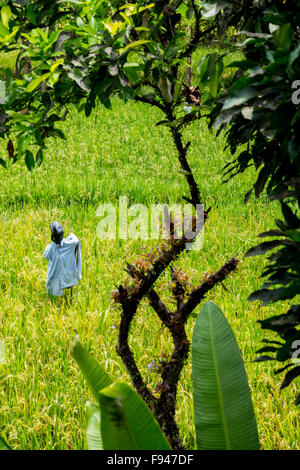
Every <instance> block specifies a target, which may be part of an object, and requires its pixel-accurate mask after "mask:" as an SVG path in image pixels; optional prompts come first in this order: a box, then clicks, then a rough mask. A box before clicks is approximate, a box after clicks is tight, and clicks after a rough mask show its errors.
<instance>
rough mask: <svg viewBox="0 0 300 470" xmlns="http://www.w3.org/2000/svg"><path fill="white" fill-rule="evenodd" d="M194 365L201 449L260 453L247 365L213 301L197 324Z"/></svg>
mask: <svg viewBox="0 0 300 470" xmlns="http://www.w3.org/2000/svg"><path fill="white" fill-rule="evenodd" d="M192 363H193V372H192V376H193V396H194V415H195V427H196V434H197V445H198V449H201V450H203V449H205V450H217V449H228V450H229V449H231V450H245V449H247V450H253V449H259V440H258V434H257V427H256V420H255V416H254V411H253V405H252V401H251V394H250V389H249V385H248V380H247V375H246V372H245V368H244V364H243V360H242V357H241V354H240V351H239V348H238V345H237V343H236V340H235V338H234V336H233V333H232V331H231V328H230V326H229V325H228V323H227V321H226V319H225V317H224V315H223V314H222V312H221V310H220V309H219V308H218V307H217V305H215V304H214V303H213V302H210V301H208V302H206V304H205V305H204V307H203V308H202V309H201V311H200V313H199V315H198V318H197V321H196V325H195V329H194V333H193V341H192Z"/></svg>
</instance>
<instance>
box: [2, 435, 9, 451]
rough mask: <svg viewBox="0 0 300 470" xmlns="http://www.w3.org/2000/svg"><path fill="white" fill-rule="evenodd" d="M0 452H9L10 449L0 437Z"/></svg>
mask: <svg viewBox="0 0 300 470" xmlns="http://www.w3.org/2000/svg"><path fill="white" fill-rule="evenodd" d="M0 450H10V447H9V445H8V444H6V442H5V441H4V440H3V439H2V438H1V437H0Z"/></svg>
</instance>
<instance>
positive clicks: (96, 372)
mask: <svg viewBox="0 0 300 470" xmlns="http://www.w3.org/2000/svg"><path fill="white" fill-rule="evenodd" d="M71 354H72V356H73V357H74V359H75V360H76V362H77V364H78V365H79V367H80V369H81V371H82V373H83V375H84V377H85V379H86V381H87V383H88V385H89V387H90V389H91V391H92V392H93V394H94V396H95V398H96V400H97V401H98V399H99V392H100V390H101V389H102V388H105V387H107V386H108V385H110V384H111V383H112V380H111V378H110V377H109V375H108V374H107V373H106V372H105V370H104V369H103V367H101V366H100V365H99V364H98V362H97V361H96V360H95V359H94V358H93V357H92V356H91V355H90V354H89V353H88V352H87V351H85V349H84V348H83V347H82V345H81V343H80V341H79V337H78V336H75V338H74V340H73V343H72V346H71Z"/></svg>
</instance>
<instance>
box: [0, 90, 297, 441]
mask: <svg viewBox="0 0 300 470" xmlns="http://www.w3.org/2000/svg"><path fill="white" fill-rule="evenodd" d="M160 119H161V114H160V112H159V111H158V110H154V109H151V108H150V107H148V106H147V105H142V104H137V103H128V104H126V105H125V104H123V103H121V102H120V101H119V100H118V99H117V98H115V99H114V100H113V109H112V110H111V111H109V110H107V109H105V108H103V107H99V108H98V109H97V110H95V112H94V113H93V114H92V116H91V118H90V119H86V118H85V117H84V115H83V114H81V115H79V114H77V113H76V112H75V111H74V112H72V113H71V114H70V116H69V117H68V119H67V121H66V122H65V123H63V125H62V126H61V128H62V129H63V130H64V132H65V134H66V136H67V140H66V141H65V142H63V141H58V140H54V139H53V140H51V141H49V145H48V149H47V151H46V153H45V161H44V163H43V165H42V166H41V167H40V168H38V169H36V170H34V171H33V172H32V173H29V172H28V171H27V169H26V168H25V164H24V162H18V163H17V164H16V165H14V166H12V167H9V168H8V170H4V169H3V168H2V167H0V177H1V181H2V184H1V186H0V209H1V210H0V341H2V342H5V347H6V356H5V364H2V365H0V416H1V421H0V435H2V436H3V437H4V438H5V439H6V440H7V441H8V442H9V443H10V445H11V446H12V447H13V448H17V449H25V448H26V449H27V448H30V449H83V448H86V441H85V433H84V428H85V403H86V401H87V400H90V399H91V398H92V397H91V394H90V392H89V390H88V388H87V386H86V384H85V383H84V380H83V378H82V376H81V374H80V372H79V370H78V367H77V365H76V363H75V362H74V360H73V359H72V357H71V356H70V343H71V341H72V338H73V337H74V335H75V334H76V333H77V334H79V335H80V337H81V340H82V342H83V343H84V344H85V345H86V347H87V348H88V349H89V350H90V351H91V353H92V354H93V355H94V357H95V358H97V359H98V360H99V362H100V363H101V364H103V365H104V366H105V367H106V369H107V370H108V372H109V373H110V374H111V375H112V376H113V377H114V378H115V379H116V380H120V379H121V380H124V381H126V382H128V381H129V377H128V376H127V373H126V371H125V369H124V367H123V365H122V363H121V361H120V359H119V357H118V356H117V354H116V351H115V346H116V338H117V331H118V330H117V326H118V322H119V315H120V312H119V311H118V309H116V308H114V307H113V305H112V303H111V300H110V297H111V291H112V290H113V289H114V286H115V284H117V283H119V282H120V281H122V280H123V279H124V278H125V273H124V271H123V268H124V266H125V262H126V261H129V262H130V261H132V260H134V259H135V258H137V256H138V255H139V253H140V251H141V250H142V249H143V248H145V246H146V245H147V242H145V241H122V240H116V241H115V240H107V241H101V240H99V239H98V238H97V236H96V227H97V223H98V218H97V216H96V209H97V207H98V206H99V204H101V203H103V202H112V203H113V204H115V205H116V206H117V205H118V198H119V197H120V196H125V195H126V196H127V197H128V202H129V204H133V203H143V204H146V205H147V206H149V205H150V204H154V203H176V202H177V203H179V202H181V197H182V195H183V194H187V193H188V188H187V185H186V183H185V181H184V178H183V176H182V175H181V174H180V173H179V172H178V170H179V166H178V163H177V160H176V158H175V151H174V149H173V146H172V141H171V138H170V135H169V134H168V132H167V130H166V129H163V128H162V127H159V128H157V127H155V123H156V122H157V121H158V120H160ZM184 137H185V139H192V142H193V143H192V146H191V149H190V153H189V159H190V163H191V165H192V167H193V168H194V170H195V176H196V180H197V181H198V183H199V187H200V189H201V192H202V194H203V195H204V196H205V201H206V206H209V205H211V206H212V207H213V209H212V211H211V215H210V218H209V221H208V223H207V225H206V227H205V240H204V246H203V248H202V249H201V250H200V251H191V252H189V253H186V254H184V255H183V256H182V257H181V258H180V260H178V262H177V265H180V266H182V267H183V268H184V269H185V270H186V271H187V272H188V274H189V275H190V276H191V279H192V281H193V283H195V284H197V283H199V282H200V280H201V277H202V276H203V274H204V273H205V272H206V271H209V272H210V271H214V270H216V269H218V267H220V266H221V265H222V264H223V263H224V262H225V261H226V260H227V259H229V258H230V257H232V256H234V255H237V256H239V257H240V258H242V256H243V254H244V253H245V251H246V250H247V249H248V248H250V247H251V246H253V244H255V242H256V239H255V237H256V235H258V234H259V233H260V232H262V231H263V230H265V229H268V228H270V227H271V226H272V225H273V222H272V219H273V217H274V216H278V215H279V208H278V206H277V203H269V202H268V201H267V200H266V197H265V196H262V197H261V198H260V199H259V200H255V199H251V200H250V201H249V203H248V205H247V206H245V205H244V204H243V196H244V193H245V192H246V190H247V189H248V188H249V187H250V185H251V181H252V178H253V174H251V172H250V173H248V174H245V175H243V176H242V177H239V178H236V179H235V180H232V181H230V182H229V183H228V184H226V185H222V184H221V183H222V177H221V170H222V167H223V166H224V165H225V163H227V162H228V161H229V160H230V158H231V155H230V154H229V153H228V152H224V150H223V147H224V140H223V139H222V138H219V139H216V137H215V136H214V135H213V134H211V133H209V132H208V130H207V126H206V123H205V122H198V123H195V124H194V125H193V126H192V127H190V128H189V129H188V130H187V131H186V133H185V135H184ZM5 147H6V144H5V143H4V142H3V143H1V148H0V156H3V155H5V152H6V150H5ZM54 219H56V220H58V221H59V222H61V223H62V224H63V226H64V229H65V233H66V234H68V233H69V232H71V231H72V232H74V233H75V234H76V235H78V236H79V237H80V238H81V240H82V247H83V280H82V281H81V283H80V285H79V286H78V287H77V288H75V289H74V294H73V299H72V302H69V301H68V296H67V295H66V294H65V295H64V297H63V298H57V299H54V300H52V299H50V298H49V297H48V295H47V294H46V290H45V282H46V268H47V262H46V260H44V259H43V258H42V255H43V251H44V248H45V246H46V245H47V244H48V243H49V241H50V237H49V224H50V223H51V222H52V221H53V220H54ZM263 265H264V261H263V259H256V258H253V259H246V260H242V263H241V266H240V268H239V270H238V272H237V273H236V274H235V275H233V276H232V277H231V278H230V279H228V280H227V281H226V283H225V284H226V289H227V291H225V290H224V289H223V288H222V287H221V286H218V287H217V288H216V289H215V290H214V291H213V292H211V293H210V294H209V297H208V298H210V299H211V300H213V301H215V302H216V303H217V304H218V305H219V306H220V308H221V309H222V310H223V312H224V314H225V315H226V317H227V319H228V321H229V323H230V325H231V327H232V329H233V331H234V333H235V335H236V338H237V341H238V344H239V346H240V349H241V351H242V355H243V357H244V360H245V362H246V368H247V372H248V376H249V381H250V385H251V389H252V396H253V402H254V406H255V411H256V416H257V420H258V426H259V434H260V440H261V445H262V448H264V449H299V447H300V446H299V442H300V430H299V426H298V425H297V422H298V421H297V420H298V411H297V409H296V407H295V406H294V405H293V399H294V392H295V385H293V386H292V387H290V388H288V389H286V390H284V391H282V392H279V387H280V383H281V380H282V378H281V377H278V376H275V375H274V373H273V370H274V368H273V366H271V365H270V364H269V363H263V364H257V363H250V361H251V360H252V359H254V358H255V350H256V349H258V347H259V346H260V345H259V342H260V340H261V339H263V338H264V337H265V334H264V333H263V332H262V331H261V330H260V327H259V325H258V324H257V323H256V320H258V319H263V318H265V317H267V316H269V315H270V314H271V313H272V314H279V313H283V312H284V311H285V310H286V305H280V303H278V304H277V305H275V306H272V307H269V308H266V307H261V306H260V305H259V304H258V303H249V302H247V297H248V295H249V294H250V293H251V292H252V291H253V290H254V289H256V288H257V287H258V286H259V285H260V282H261V281H260V280H259V273H260V272H261V271H262V268H263ZM166 282H167V276H165V278H164V280H162V282H160V283H159V285H158V290H159V291H160V292H161V293H162V296H163V297H164V298H165V300H166V302H168V297H167V296H168V293H167V291H166V290H165V285H166ZM194 322H195V319H194V318H191V319H190V320H189V323H188V333H189V337H190V338H191V332H192V328H193V324H194ZM268 337H269V338H271V336H270V335H269V336H268ZM131 346H132V348H133V350H134V353H135V357H136V358H137V362H138V364H139V366H140V368H141V369H142V370H143V374H144V377H145V378H146V380H147V382H148V383H149V385H150V386H151V387H153V388H154V387H155V385H156V382H157V376H155V375H153V373H151V372H150V371H149V369H148V368H147V365H148V364H149V363H151V362H152V360H153V358H154V357H156V356H160V355H161V354H163V353H166V354H167V353H168V352H169V351H170V350H171V341H170V337H169V336H168V333H167V332H166V331H165V330H162V329H161V328H160V324H159V322H158V321H157V319H156V318H155V316H154V314H153V313H152V311H151V310H150V308H149V307H148V305H147V304H146V303H144V304H143V305H142V309H141V310H140V311H139V315H138V317H137V318H136V319H135V321H134V325H133V329H132V336H131ZM192 406H193V404H192V390H191V366H190V361H189V362H188V363H187V365H186V366H185V368H184V371H183V374H182V377H181V382H180V386H179V395H178V407H177V408H178V412H177V421H178V423H179V427H180V430H181V436H182V439H183V441H184V444H185V445H186V446H187V447H188V448H190V449H193V448H195V433H194V429H193V418H192Z"/></svg>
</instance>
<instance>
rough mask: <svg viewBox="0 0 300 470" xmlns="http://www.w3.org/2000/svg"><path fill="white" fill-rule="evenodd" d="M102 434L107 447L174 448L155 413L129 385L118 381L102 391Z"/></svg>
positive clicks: (104, 446) (135, 448)
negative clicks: (152, 412) (154, 415)
mask: <svg viewBox="0 0 300 470" xmlns="http://www.w3.org/2000/svg"><path fill="white" fill-rule="evenodd" d="M99 400H100V410H101V424H100V426H101V436H102V442H103V448H104V449H105V450H170V449H171V447H170V445H169V443H168V441H167V439H166V437H165V436H164V434H163V432H162V431H161V429H160V427H159V425H158V423H157V422H156V420H155V419H154V417H153V415H152V414H151V412H150V411H149V409H148V408H147V406H146V405H145V404H144V402H143V401H142V399H141V398H140V397H139V395H138V394H137V393H136V392H135V391H134V390H133V389H132V388H131V387H129V386H128V385H127V384H124V383H115V384H113V385H111V386H110V387H107V388H105V389H103V390H101V392H100V393H99Z"/></svg>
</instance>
